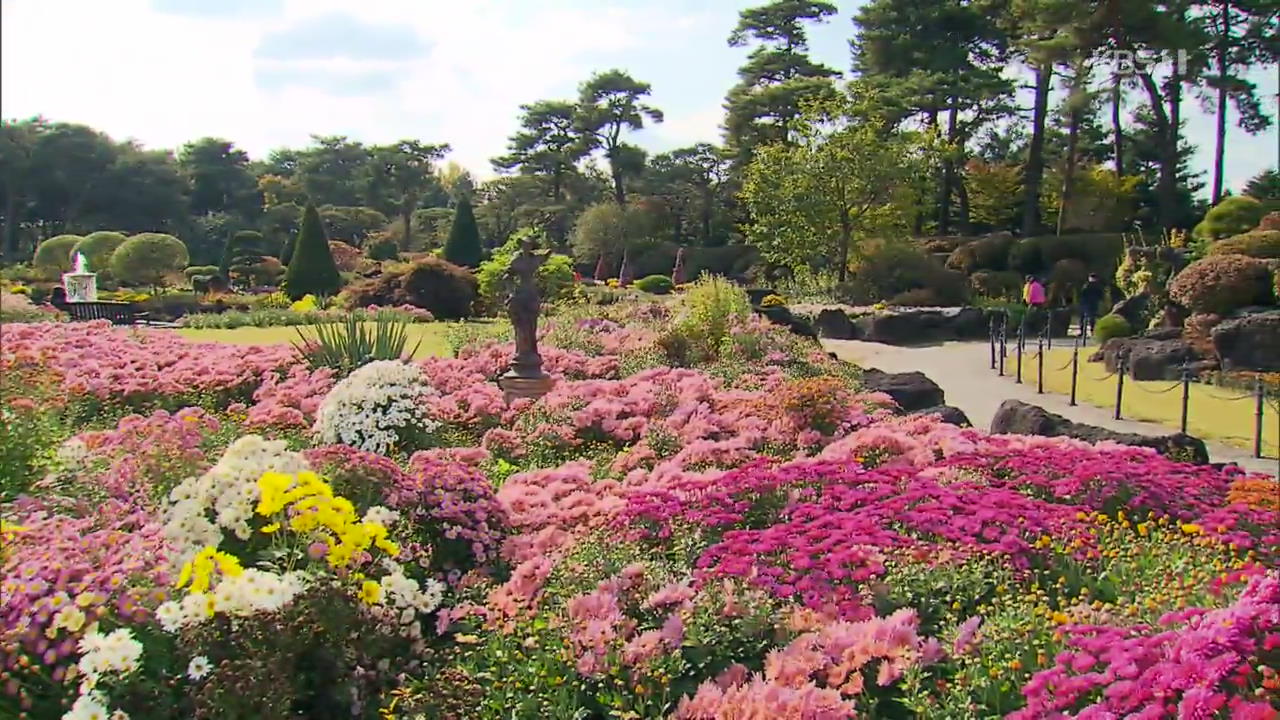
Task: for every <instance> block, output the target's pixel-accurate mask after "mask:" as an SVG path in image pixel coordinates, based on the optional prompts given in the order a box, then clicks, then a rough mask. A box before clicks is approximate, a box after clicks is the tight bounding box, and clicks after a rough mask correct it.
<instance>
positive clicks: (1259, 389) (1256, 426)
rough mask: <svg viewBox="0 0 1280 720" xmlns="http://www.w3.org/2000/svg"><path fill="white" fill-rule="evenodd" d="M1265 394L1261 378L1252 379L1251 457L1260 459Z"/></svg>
mask: <svg viewBox="0 0 1280 720" xmlns="http://www.w3.org/2000/svg"><path fill="white" fill-rule="evenodd" d="M1265 398H1266V393H1265V392H1264V390H1263V385H1262V378H1260V377H1259V378H1254V381H1253V402H1254V411H1253V456H1254V457H1256V458H1260V457H1262V415H1263V409H1264V408H1265V407H1266V405H1265Z"/></svg>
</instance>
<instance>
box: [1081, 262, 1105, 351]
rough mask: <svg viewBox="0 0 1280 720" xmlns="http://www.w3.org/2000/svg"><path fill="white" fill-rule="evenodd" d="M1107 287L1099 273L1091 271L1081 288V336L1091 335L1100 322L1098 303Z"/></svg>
mask: <svg viewBox="0 0 1280 720" xmlns="http://www.w3.org/2000/svg"><path fill="white" fill-rule="evenodd" d="M1105 291H1106V288H1104V287H1103V286H1102V281H1101V280H1099V279H1098V274H1097V273H1089V279H1088V280H1087V281H1085V284H1084V287H1082V288H1080V337H1086V338H1087V337H1089V336H1090V335H1092V334H1093V329H1094V327H1096V326H1097V324H1098V305H1099V304H1100V303H1101V302H1102V293H1103V292H1105Z"/></svg>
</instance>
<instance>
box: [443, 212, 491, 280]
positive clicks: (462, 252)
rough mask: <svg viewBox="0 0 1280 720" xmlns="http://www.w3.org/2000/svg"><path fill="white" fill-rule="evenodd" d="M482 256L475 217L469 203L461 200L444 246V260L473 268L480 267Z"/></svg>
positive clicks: (482, 250)
mask: <svg viewBox="0 0 1280 720" xmlns="http://www.w3.org/2000/svg"><path fill="white" fill-rule="evenodd" d="M483 254H484V249H483V248H482V247H481V245H480V229H479V228H478V227H477V226H476V215H475V213H474V212H473V211H472V209H471V201H470V200H468V199H466V198H463V199H462V200H460V201H459V202H458V206H457V208H456V209H455V210H454V213H453V225H452V226H451V227H450V228H449V240H448V241H447V242H446V243H445V245H444V259H445V260H448V261H449V262H451V263H453V264H454V265H461V266H463V267H469V268H475V267H479V266H480V260H481V258H482V257H483Z"/></svg>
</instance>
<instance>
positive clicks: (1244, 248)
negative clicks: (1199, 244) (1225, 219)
mask: <svg viewBox="0 0 1280 720" xmlns="http://www.w3.org/2000/svg"><path fill="white" fill-rule="evenodd" d="M1209 254H1210V255H1248V256H1249V257H1252V258H1267V259H1273V258H1280V230H1254V231H1253V232H1247V233H1244V234H1241V235H1235V236H1232V237H1229V238H1227V239H1226V240H1219V241H1218V242H1216V243H1214V244H1212V245H1210V246H1209Z"/></svg>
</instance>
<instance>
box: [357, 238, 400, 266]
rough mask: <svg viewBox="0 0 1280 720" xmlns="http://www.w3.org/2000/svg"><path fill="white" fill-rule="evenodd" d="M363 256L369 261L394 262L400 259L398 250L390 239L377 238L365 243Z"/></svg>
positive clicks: (394, 242)
mask: <svg viewBox="0 0 1280 720" xmlns="http://www.w3.org/2000/svg"><path fill="white" fill-rule="evenodd" d="M364 255H365V257H367V258H369V259H370V260H377V261H379V262H381V261H383V260H395V259H396V258H398V257H400V248H399V247H398V246H397V245H396V241H395V240H392V239H391V238H379V239H377V240H373V241H370V242H368V243H365V246H364Z"/></svg>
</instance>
